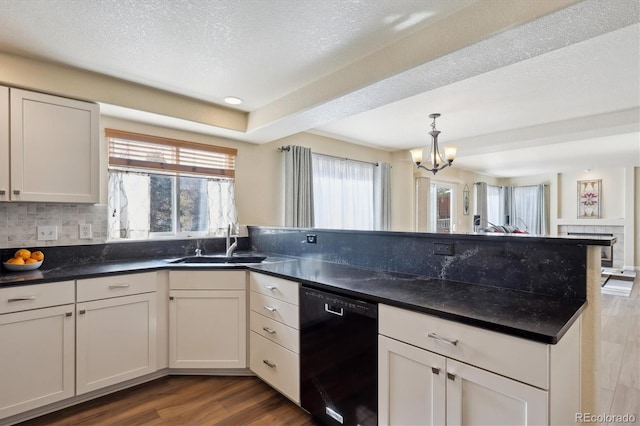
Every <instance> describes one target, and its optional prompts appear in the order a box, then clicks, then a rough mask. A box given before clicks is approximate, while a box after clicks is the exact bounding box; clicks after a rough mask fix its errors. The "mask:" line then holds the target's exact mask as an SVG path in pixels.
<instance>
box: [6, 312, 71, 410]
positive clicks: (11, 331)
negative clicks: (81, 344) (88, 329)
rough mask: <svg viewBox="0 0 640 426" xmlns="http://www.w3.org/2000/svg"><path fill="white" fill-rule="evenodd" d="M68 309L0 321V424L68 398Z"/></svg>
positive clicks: (69, 336) (69, 391) (35, 313)
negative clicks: (0, 420) (11, 417)
mask: <svg viewBox="0 0 640 426" xmlns="http://www.w3.org/2000/svg"><path fill="white" fill-rule="evenodd" d="M73 309H74V307H73V305H64V306H56V307H53V308H43V309H35V310H31V311H24V312H16V313H12V314H5V315H0V345H1V346H0V378H1V379H0V383H1V385H0V418H3V417H7V416H11V415H14V414H18V413H21V412H23V411H27V410H30V409H33V408H36V407H40V406H43V405H46V404H50V403H52V402H56V401H60V400H62V399H65V398H69V397H71V396H73V395H74V386H73V378H74V372H73V370H74V368H73V367H74V361H75V356H74V331H75V327H74V318H73Z"/></svg>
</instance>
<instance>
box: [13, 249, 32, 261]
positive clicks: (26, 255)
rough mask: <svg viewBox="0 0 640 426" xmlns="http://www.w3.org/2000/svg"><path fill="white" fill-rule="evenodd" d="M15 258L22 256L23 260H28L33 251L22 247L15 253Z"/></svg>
mask: <svg viewBox="0 0 640 426" xmlns="http://www.w3.org/2000/svg"><path fill="white" fill-rule="evenodd" d="M13 257H14V258H16V259H17V258H19V257H20V258H22V259H23V260H27V259H29V258H30V257H31V252H30V251H29V250H27V249H20V250H18V251H17V252H16V254H14V255H13Z"/></svg>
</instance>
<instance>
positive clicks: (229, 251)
mask: <svg viewBox="0 0 640 426" xmlns="http://www.w3.org/2000/svg"><path fill="white" fill-rule="evenodd" d="M231 237H232V235H231V224H229V226H227V253H226V256H227V257H231V256H233V252H234V251H235V250H236V247H238V236H237V235H233V240H234V242H233V244H231V245H230V243H231Z"/></svg>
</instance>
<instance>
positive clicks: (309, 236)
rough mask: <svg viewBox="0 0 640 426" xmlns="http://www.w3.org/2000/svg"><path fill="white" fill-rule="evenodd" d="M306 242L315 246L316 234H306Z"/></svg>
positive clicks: (316, 241)
mask: <svg viewBox="0 0 640 426" xmlns="http://www.w3.org/2000/svg"><path fill="white" fill-rule="evenodd" d="M307 242H308V243H309V244H317V243H318V236H317V235H316V234H307Z"/></svg>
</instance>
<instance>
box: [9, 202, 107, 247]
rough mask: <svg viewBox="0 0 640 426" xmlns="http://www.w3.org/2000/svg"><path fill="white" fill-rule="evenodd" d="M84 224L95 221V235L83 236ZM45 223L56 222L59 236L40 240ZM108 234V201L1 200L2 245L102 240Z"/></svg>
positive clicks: (97, 242)
mask: <svg viewBox="0 0 640 426" xmlns="http://www.w3.org/2000/svg"><path fill="white" fill-rule="evenodd" d="M80 224H91V228H92V229H91V230H92V234H93V235H92V238H91V239H82V240H81V239H80V229H79V226H78V225H80ZM43 225H46V226H56V228H57V233H58V239H57V240H51V241H40V240H38V236H37V229H38V226H43ZM106 238H107V206H106V205H104V204H95V205H92V204H59V203H0V248H13V247H15V248H18V247H27V248H28V247H47V246H61V245H80V244H100V243H104V242H105V241H106Z"/></svg>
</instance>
